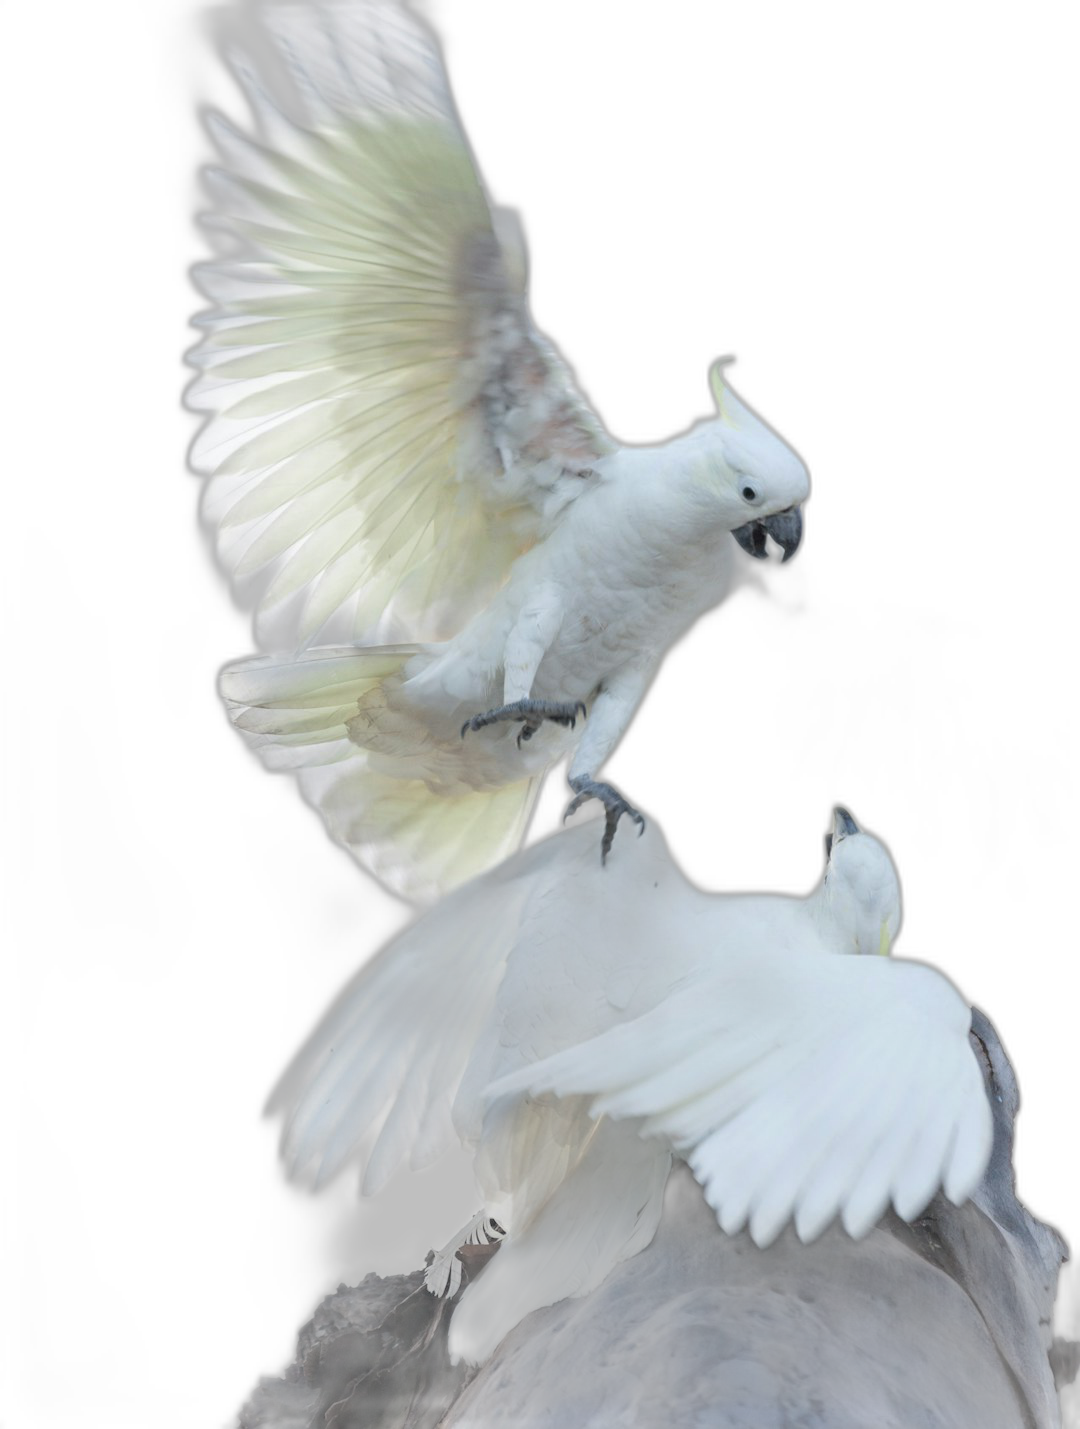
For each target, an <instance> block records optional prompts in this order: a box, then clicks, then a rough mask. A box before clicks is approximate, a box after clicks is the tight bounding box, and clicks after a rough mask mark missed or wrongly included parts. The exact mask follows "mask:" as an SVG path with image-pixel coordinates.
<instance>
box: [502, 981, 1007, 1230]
mask: <svg viewBox="0 0 1080 1429" xmlns="http://www.w3.org/2000/svg"><path fill="white" fill-rule="evenodd" d="M970 1025H971V1014H970V1009H969V1008H968V1007H967V1005H966V1004H965V1003H964V1001H963V999H962V998H961V997H960V996H959V994H958V993H957V991H956V989H955V988H954V987H953V986H952V984H951V983H950V982H948V981H947V979H945V978H944V977H942V976H941V974H940V973H937V972H935V971H934V970H933V969H932V968H929V967H925V966H922V965H921V964H918V963H909V962H903V961H899V960H896V959H887V958H867V957H856V956H850V957H848V956H839V955H838V956H823V955H808V956H807V957H804V958H799V957H791V956H790V955H785V956H784V957H782V958H778V957H774V956H771V955H767V954H761V955H758V956H755V957H743V956H739V957H731V956H727V955H724V954H721V953H718V955H717V958H716V959H715V960H714V961H713V962H712V963H711V964H709V965H704V966H703V967H702V968H701V969H700V972H698V973H696V974H695V975H694V976H693V977H692V978H690V979H688V980H687V981H685V982H684V983H683V985H682V986H681V987H680V988H679V989H678V990H677V991H675V992H673V993H672V994H671V995H670V996H669V997H668V998H667V999H665V1001H664V1002H662V1003H661V1004H660V1005H658V1006H657V1007H656V1008H655V1009H654V1010H653V1011H651V1012H649V1013H646V1014H645V1015H644V1016H642V1017H639V1018H637V1019H635V1020H633V1021H631V1022H627V1023H624V1024H623V1025H621V1026H619V1027H616V1028H613V1029H612V1030H611V1031H609V1032H606V1033H604V1034H603V1035H602V1036H600V1037H596V1038H594V1039H592V1040H591V1041H589V1042H585V1043H582V1044H581V1045H580V1046H578V1047H574V1048H571V1049H570V1050H568V1051H565V1052H562V1053H560V1054H559V1055H557V1056H554V1057H550V1058H548V1059H546V1060H544V1061H540V1062H538V1063H536V1064H535V1065H534V1066H532V1067H530V1068H526V1069H523V1070H522V1071H519V1072H516V1073H514V1074H512V1075H511V1076H508V1077H504V1078H502V1079H500V1080H499V1081H496V1082H494V1083H493V1084H492V1086H491V1087H490V1089H489V1094H490V1096H491V1097H492V1098H500V1097H502V1096H504V1095H507V1094H514V1095H519V1094H520V1093H522V1092H525V1091H528V1092H532V1093H534V1094H538V1093H542V1092H555V1093H557V1094H559V1095H563V1096H570V1095H575V1094H582V1093H585V1094H592V1096H593V1098H594V1100H593V1102H592V1107H591V1110H592V1114H593V1115H594V1116H601V1115H604V1114H606V1115H608V1116H611V1117H615V1118H622V1117H633V1118H639V1119H640V1121H641V1131H642V1134H643V1135H657V1136H661V1137H664V1138H666V1139H667V1140H668V1141H670V1143H671V1144H672V1145H673V1146H674V1147H675V1148H676V1149H677V1150H679V1151H681V1152H682V1153H683V1154H684V1155H685V1156H686V1158H687V1160H688V1161H689V1162H690V1165H691V1167H692V1168H693V1171H694V1174H695V1176H696V1177H697V1179H698V1180H699V1181H700V1183H701V1185H702V1186H703V1188H704V1190H705V1195H706V1198H707V1199H708V1201H709V1203H710V1205H712V1206H713V1208H714V1209H715V1211H716V1213H717V1218H718V1220H719V1221H720V1224H721V1226H722V1227H723V1229H724V1230H725V1231H728V1232H734V1231H737V1230H740V1229H741V1228H742V1227H743V1226H744V1225H746V1224H747V1223H748V1224H749V1229H750V1234H751V1235H752V1236H753V1238H754V1240H755V1241H756V1242H757V1243H758V1244H759V1245H767V1244H769V1242H770V1241H772V1240H773V1239H774V1238H775V1237H776V1236H777V1235H778V1234H779V1233H780V1231H781V1230H782V1229H783V1227H784V1225H785V1224H786V1223H787V1222H788V1220H789V1219H791V1218H792V1217H793V1218H794V1220H795V1227H796V1230H797V1232H798V1234H799V1236H800V1237H801V1238H802V1239H803V1240H807V1241H808V1240H812V1239H813V1238H814V1237H815V1236H817V1235H819V1234H820V1233H821V1231H823V1230H824V1229H825V1227H826V1226H827V1225H828V1224H829V1222H830V1221H831V1220H832V1219H833V1218H834V1216H836V1215H837V1214H840V1215H841V1217H842V1220H843V1223H844V1226H845V1228H846V1229H847V1230H848V1231H849V1232H850V1234H851V1235H853V1236H860V1235H864V1234H865V1233H866V1232H867V1231H868V1230H870V1228H871V1227H872V1226H873V1225H874V1224H875V1222H876V1221H877V1220H878V1219H879V1218H880V1216H881V1214H882V1213H883V1212H884V1210H885V1209H886V1207H887V1206H888V1204H889V1201H890V1200H891V1201H892V1202H893V1204H894V1205H895V1207H896V1210H897V1211H898V1213H899V1214H900V1215H901V1216H903V1217H904V1218H905V1219H911V1217H912V1216H914V1215H916V1214H918V1212H919V1211H921V1210H922V1209H923V1207H924V1206H925V1205H926V1204H927V1202H928V1201H929V1200H930V1198H931V1197H932V1196H933V1194H934V1192H935V1191H936V1190H937V1189H938V1187H939V1186H942V1185H943V1186H944V1189H945V1193H946V1195H947V1196H948V1197H949V1198H950V1199H951V1200H953V1201H956V1202H960V1201H963V1200H964V1199H966V1197H967V1196H969V1195H970V1194H971V1192H972V1191H973V1190H974V1189H975V1186H976V1185H977V1184H978V1181H979V1178H980V1177H981V1176H982V1173H983V1171H984V1170H985V1169H986V1164H987V1160H988V1158H989V1155H990V1148H991V1142H992V1122H991V1114H990V1106H989V1102H988V1100H987V1096H986V1092H985V1089H984V1085H983V1079H982V1073H981V1071H980V1069H979V1066H978V1064H977V1062H976V1060H975V1055H974V1053H973V1051H972V1049H971V1046H970V1044H969V1040H968V1031H969V1028H970Z"/></svg>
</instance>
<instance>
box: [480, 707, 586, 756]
mask: <svg viewBox="0 0 1080 1429" xmlns="http://www.w3.org/2000/svg"><path fill="white" fill-rule="evenodd" d="M578 715H580V716H581V718H582V719H584V718H585V715H586V709H585V705H584V702H583V701H581V700H573V701H569V700H515V701H514V703H513V704H509V705H500V706H499V707H498V709H494V710H486V711H485V712H484V713H483V714H475V715H473V717H472V719H467V720H466V721H465V723H464V724H463V725H462V726H461V737H462V739H464V738H465V736H466V735H467V734H468V733H469V731H470V730H477V729H484V728H485V727H486V726H487V725H489V724H499V723H501V722H502V721H505V720H517V721H518V722H519V723H520V724H521V725H522V726H523V728H522V730H521V732H520V733H519V734H518V737H517V747H518V748H519V749H520V748H521V746H522V744H523V743H524V742H525V741H526V740H529V739H532V737H533V735H534V734H535V733H536V731H537V730H538V729H539V728H540V726H541V725H542V724H543V723H544V722H545V720H546V721H548V722H549V723H551V724H559V725H562V727H563V728H564V729H574V728H575V727H576V725H577V721H578Z"/></svg>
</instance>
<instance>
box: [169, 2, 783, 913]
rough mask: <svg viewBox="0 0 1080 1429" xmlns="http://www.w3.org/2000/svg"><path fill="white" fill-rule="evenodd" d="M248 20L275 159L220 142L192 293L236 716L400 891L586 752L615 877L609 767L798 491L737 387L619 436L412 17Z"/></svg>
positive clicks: (261, 16)
mask: <svg viewBox="0 0 1080 1429" xmlns="http://www.w3.org/2000/svg"><path fill="white" fill-rule="evenodd" d="M257 17H258V20H259V27H258V34H257V35H256V36H255V37H254V39H253V40H249V44H250V45H251V46H252V48H253V53H257V54H258V59H257V60H255V61H250V60H248V59H246V58H243V57H240V56H237V55H234V56H233V57H232V60H231V63H232V67H233V69H234V71H235V73H236V74H237V76H238V78H239V79H240V81H241V82H242V84H243V86H244V89H245V90H246V92H247V95H248V97H249V100H250V102H251V105H252V108H253V111H254V117H255V121H256V132H255V133H254V134H247V133H244V132H242V131H241V130H239V129H237V128H235V127H234V126H233V125H231V124H230V123H229V122H227V121H226V120H225V119H223V118H222V117H220V116H219V115H210V116H209V117H208V127H209V130H210V133H211V135H212V137H213V139H214V142H215V144H216V146H217V148H218V151H219V153H220V156H221V163H220V166H218V167H212V168H210V169H209V170H208V171H207V182H208V185H209V188H210V191H211V194H212V198H213V211H212V213H211V214H210V215H209V220H210V222H211V224H212V225H213V227H214V228H215V229H217V230H219V231H221V233H222V234H223V239H222V243H223V252H222V255H221V257H220V258H219V259H218V260H217V261H214V262H210V263H205V264H202V265H200V267H199V268H198V269H197V270H196V277H197V280H198V282H199V284H200V286H201V287H202V288H203V290H204V291H205V292H206V294H207V295H208V296H209V298H210V299H211V301H212V304H213V306H212V307H211V309H210V311H209V312H207V313H206V314H205V315H203V316H202V317H201V318H200V320H199V321H200V322H201V323H202V324H203V325H204V327H205V329H206V335H205V338H204V340H203V342H202V343H201V345H200V346H199V347H198V348H197V349H196V351H195V353H194V355H193V359H192V360H193V361H194V363H195V364H196V365H197V366H198V368H199V369H200V376H199V377H198V378H197V380H196V382H195V383H194V384H193V386H192V388H191V392H190V400H191V403H192V405H193V406H195V407H196V408H198V409H200V410H204V411H207V412H208V413H209V414H210V415H209V417H208V419H207V422H206V425H205V426H204V428H203V430H202V432H201V433H200V435H199V436H198V438H197V439H196V442H195V445H194V448H193V457H192V459H193V463H194V465H195V467H196V469H197V470H198V471H200V472H202V473H204V474H206V475H208V477H209V481H208V484H207V487H206V495H205V504H204V513H205V516H206V518H207V520H208V521H209V523H210V524H211V525H212V526H213V528H214V529H215V532H216V537H217V548H218V552H219V556H220V559H221V561H222V563H223V564H224V566H225V567H226V568H227V570H228V572H229V575H230V577H231V579H232V580H233V582H234V588H235V589H236V590H237V592H238V593H239V594H240V596H241V597H242V598H244V599H245V600H247V601H248V602H249V603H251V604H253V605H254V606H255V608H256V612H257V617H256V633H257V635H258V638H259V643H260V646H261V648H262V649H263V650H267V651H270V652H273V653H268V654H265V655H262V656H259V657H255V658H253V659H248V660H243V661H240V662H239V663H237V664H234V665H230V666H229V667H228V668H226V669H225V671H224V672H223V674H222V677H221V689H222V693H223V695H224V698H225V700H226V702H227V705H228V708H229V712H230V715H231V718H232V720H233V722H234V724H235V725H236V728H237V729H238V730H240V731H241V732H242V733H243V734H244V735H245V736H246V738H247V739H248V741H249V742H250V744H251V745H252V746H253V747H254V748H255V749H257V750H258V752H259V753H260V754H261V755H262V757H263V759H264V760H265V762H266V764H267V765H268V766H270V767H272V768H275V769H286V770H293V771H295V772H297V773H298V775H299V779H300V784H301V787H302V790H303V792H304V794H305V796H306V797H307V798H308V799H309V800H310V802H312V803H313V804H314V805H315V806H316V807H317V808H318V809H319V811H320V812H321V813H322V815H323V817H324V819H325V820H326V823H327V825H328V827H329V829H330V831H331V833H332V835H333V836H334V838H336V839H337V840H338V841H340V842H341V843H342V844H344V845H345V846H346V847H347V848H348V849H349V850H350V851H351V852H352V853H353V854H354V855H355V856H356V857H357V859H358V860H359V861H360V862H361V864H363V865H364V866H365V867H367V868H369V869H371V870H372V871H373V872H374V873H375V874H376V875H377V876H378V877H379V878H381V879H382V880H383V881H384V882H385V883H387V884H388V885H389V886H390V887H392V888H393V889H395V890H396V891H398V892H400V893H403V894H405V895H406V896H409V897H415V898H421V899H423V898H425V897H430V896H434V895H436V894H437V893H439V892H440V891H442V890H445V889H447V888H450V887H453V886H454V885H456V884H459V883H461V882H463V881H464V880H465V879H467V878H469V877H471V876H473V875H475V874H476V873H478V872H480V871H482V870H483V869H485V868H488V867H490V866H491V865H493V864H494V863H496V862H498V860H499V859H500V858H502V857H503V856H505V855H506V854H507V853H509V852H511V851H512V850H513V849H514V848H515V847H517V845H518V844H519V843H520V841H521V838H522V836H523V833H524V830H525V827H526V824H527V822H528V818H529V815H530V812H531V809H532V806H533V803H534V800H535V797H536V793H537V791H538V788H539V782H540V780H541V779H542V777H543V776H544V774H545V773H546V771H547V770H548V769H550V768H551V767H552V766H553V765H554V764H556V763H558V762H559V761H560V760H562V759H564V758H566V757H567V756H568V755H569V756H570V765H569V781H570V785H571V788H572V790H573V793H574V798H573V801H572V804H571V807H572V808H573V807H576V806H577V805H578V804H580V803H581V802H582V801H584V800H589V799H599V800H600V801H601V802H602V803H603V806H604V809H605V812H606V819H605V824H604V831H603V837H602V853H603V854H604V855H606V853H607V851H608V850H609V849H610V847H611V842H612V838H613V836H614V833H615V828H616V824H617V822H618V820H619V818H620V817H621V816H622V815H624V814H626V815H628V816H630V817H631V818H632V819H634V820H635V821H636V822H637V823H638V824H639V825H640V822H641V819H640V815H639V814H638V813H637V811H636V810H634V809H632V808H631V807H630V805H629V804H627V802H626V801H625V799H624V798H623V797H622V796H621V795H620V794H619V793H618V791H617V790H615V789H614V788H613V787H612V786H611V785H610V784H607V783H605V782H603V781H602V780H601V779H600V778H599V775H600V771H601V769H602V766H603V764H604V762H605V760H606V759H607V757H608V755H609V754H610V753H611V751H612V749H613V748H614V746H615V744H616V743H617V741H618V740H619V738H620V737H621V735H622V734H623V732H624V730H625V729H626V727H627V725H628V723H629V721H630V719H631V717H632V715H633V713H634V710H635V708H636V707H637V705H638V703H639V701H640V700H641V698H642V696H643V694H644V692H645V690H646V688H647V686H648V684H649V682H650V680H651V679H652V677H653V675H654V674H655V672H656V670H657V667H658V666H659V664H660V662H661V660H662V659H663V657H664V654H665V652H666V651H667V650H668V649H669V647H670V646H671V644H672V642H673V641H675V640H677V639H678V637H679V636H680V635H681V634H682V633H683V632H684V631H685V630H686V629H687V628H688V627H689V626H690V625H691V624H692V623H693V622H694V621H695V620H696V619H697V617H698V616H699V615H701V614H702V613H703V612H704V611H706V610H708V609H709V608H710V607H712V606H714V605H715V604H716V603H717V602H718V601H719V600H721V599H722V598H723V596H724V594H725V593H726V591H727V589H728V586H729V584H730V581H731V576H732V566H733V560H732V553H733V551H734V545H733V543H732V542H731V541H730V540H729V539H728V538H729V536H734V537H735V540H736V541H737V542H738V544H739V545H740V546H742V547H743V548H744V550H746V551H747V552H749V554H750V555H751V556H755V557H761V556H764V555H766V553H767V548H768V538H769V537H771V538H773V539H774V541H775V542H776V543H777V544H778V546H779V547H780V548H781V549H782V551H783V554H784V558H785V559H786V558H787V557H788V556H790V555H791V554H792V553H793V552H794V551H795V550H796V548H797V546H798V545H799V541H800V537H801V534H802V517H801V511H800V506H801V503H802V502H803V501H804V500H805V498H806V496H807V494H808V490H809V483H808V477H807V472H806V468H805V467H804V465H803V463H802V461H801V460H800V458H799V457H798V456H797V455H796V454H795V452H794V451H793V450H792V449H791V447H789V446H788V445H787V443H785V442H784V441H783V440H781V438H780V437H779V436H777V434H776V433H775V432H774V431H773V430H772V429H771V428H770V427H769V426H767V425H766V424H765V423H764V422H763V421H762V420H761V419H760V418H759V417H758V416H756V415H755V414H754V412H752V411H751V410H750V408H749V407H747V406H746V405H745V404H744V403H743V402H742V401H741V400H740V399H739V398H738V397H737V396H736V395H735V393H734V392H733V391H732V390H731V388H730V386H729V385H728V384H727V383H726V381H725V379H724V373H723V368H722V364H720V363H718V364H716V365H715V366H714V367H713V369H712V374H711V381H712V393H713V398H714V400H715V404H716V415H715V416H714V417H713V418H711V419H710V420H707V421H703V422H700V423H699V424H698V425H696V426H695V427H693V428H692V429H691V430H690V431H688V432H686V433H685V434H684V435H682V436H679V437H676V438H674V439H673V440H671V441H668V442H665V443H663V444H661V445H658V446H651V447H629V446H625V445H621V444H620V443H618V442H616V441H615V440H613V439H612V438H611V437H610V436H608V434H607V433H606V432H605V430H604V428H603V426H602V424H601V422H600V420H599V419H598V418H597V417H596V416H595V415H594V414H593V412H592V411H590V410H589V408H588V406H587V405H586V403H585V402H584V401H583V399H582V398H581V396H580V394H579V393H578V391H577V390H576V388H575V385H574V383H573V380H572V378H571V375H570V373H569V371H568V369H567V368H566V366H565V365H564V363H563V362H562V361H561V359H560V358H559V356H558V355H557V354H556V352H555V351H554V349H553V348H552V347H551V345H550V344H549V343H548V342H547V340H546V339H545V338H544V337H543V335H542V334H541V333H540V332H539V331H538V330H537V328H536V327H535V325H534V324H533V321H532V318H531V316H530V313H529V308H528V303H527V295H526V257H525V249H524V242H523V239H522V235H521V232H520V229H519V227H518V225H517V222H516V219H515V218H514V216H513V215H512V214H510V213H508V212H506V211H504V210H500V209H497V208H495V207H493V206H492V204H491V203H490V201H489V199H488V195H487V193H486V191H485V188H484V185H483V183H482V181H481V178H480V175H479V173H478V171H477V168H476V165H475V163H474V161H473V158H472V155H471V153H470V151H469V146H468V143H467V140H466V138H465V135H464V133H463V132H462V129H461V126H460V123H459V120H458V117H457V114H456V111H455V109H454V105H453V102H452V100H451V97H450V92H449V88H448V84H447V80H446V75H445V72H444V69H443V64H442V58H441V55H440V52H439V48H438V45H437V43H436V42H435V40H434V38H433V37H432V35H431V34H430V32H429V31H428V30H427V29H426V27H425V26H424V25H423V24H422V23H421V22H420V21H419V20H418V19H417V18H416V17H415V16H413V15H412V14H411V13H410V11H409V10H408V9H407V8H405V7H404V5H401V4H398V3H395V0H342V3H324V4H315V3H305V4H303V5H298V4H290V3H284V2H283V0H278V3H275V0H268V2H267V3H265V4H264V5H262V6H261V8H259V10H258V11H257ZM574 221H575V222H576V221H578V220H577V219H575V220H574ZM630 322H631V320H630V319H628V330H629V325H630ZM316 638H318V639H319V640H320V641H321V642H322V644H321V646H319V647H316V648H310V647H311V644H312V641H313V640H315V639H316ZM387 639H392V640H394V641H395V642H398V643H394V644H390V645H387V644H381V643H378V642H381V641H385V640H387ZM282 651H284V652H285V653H284V654H283V653H281V652H282Z"/></svg>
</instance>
